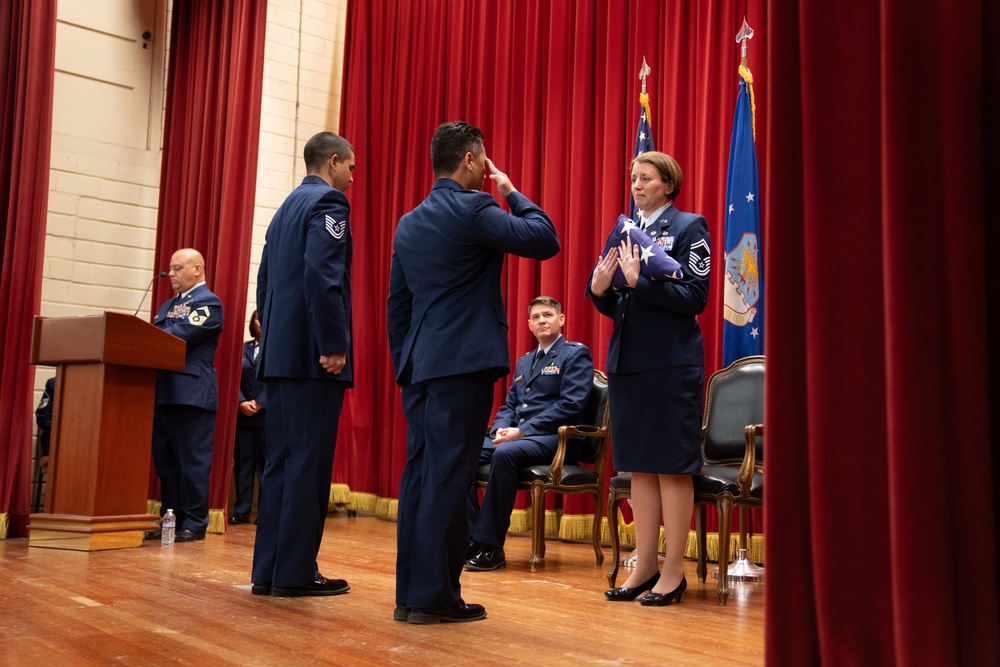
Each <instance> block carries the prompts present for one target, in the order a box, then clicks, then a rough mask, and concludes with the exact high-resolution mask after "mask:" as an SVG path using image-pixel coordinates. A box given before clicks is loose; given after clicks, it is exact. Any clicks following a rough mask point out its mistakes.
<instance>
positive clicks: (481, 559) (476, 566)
mask: <svg viewBox="0 0 1000 667" xmlns="http://www.w3.org/2000/svg"><path fill="white" fill-rule="evenodd" d="M502 567H507V559H506V558H505V557H504V553H503V547H494V546H492V545H489V544H487V545H484V546H483V549H482V551H480V552H479V553H478V554H476V555H475V556H473V557H472V558H470V559H469V560H467V561H465V569H466V570H472V571H473V572H486V571H488V570H499V569H500V568H502Z"/></svg>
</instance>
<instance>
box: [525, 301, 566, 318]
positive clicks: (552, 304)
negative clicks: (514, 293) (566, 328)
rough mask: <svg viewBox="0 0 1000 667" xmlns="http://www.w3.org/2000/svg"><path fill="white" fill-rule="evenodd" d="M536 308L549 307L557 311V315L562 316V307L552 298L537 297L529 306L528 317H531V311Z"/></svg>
mask: <svg viewBox="0 0 1000 667" xmlns="http://www.w3.org/2000/svg"><path fill="white" fill-rule="evenodd" d="M535 306H549V307H550V308H552V309H554V310H555V311H556V315H562V305H561V304H560V303H559V302H558V301H556V300H555V299H553V298H552V297H551V296H536V297H535V298H534V299H532V300H531V303H529V304H528V317H531V309H532V308H534V307H535Z"/></svg>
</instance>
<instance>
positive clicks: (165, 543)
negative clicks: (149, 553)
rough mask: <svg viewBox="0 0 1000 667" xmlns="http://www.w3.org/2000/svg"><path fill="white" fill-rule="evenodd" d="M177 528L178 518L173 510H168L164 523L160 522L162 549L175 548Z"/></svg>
mask: <svg viewBox="0 0 1000 667" xmlns="http://www.w3.org/2000/svg"><path fill="white" fill-rule="evenodd" d="M175 528H177V517H176V516H174V511H173V510H167V513H166V514H164V515H163V521H161V522H160V546H161V547H172V546H174V529H175Z"/></svg>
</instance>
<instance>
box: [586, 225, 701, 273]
mask: <svg viewBox="0 0 1000 667" xmlns="http://www.w3.org/2000/svg"><path fill="white" fill-rule="evenodd" d="M626 234H628V235H629V237H630V238H631V239H632V245H638V246H639V248H640V249H641V250H642V254H641V259H640V260H639V274H640V275H643V276H646V277H647V278H649V279H650V280H664V279H666V278H673V279H674V280H679V279H681V278H683V277H684V272H683V271H681V265H680V264H678V263H677V260H675V259H674V258H673V257H671V256H670V255H668V254H667V253H666V252H664V251H663V249H662V248H661V247H660V246H658V245H656V244H655V243H654V242H653V240H652V239H651V238H649V236H648V235H647V234H646V232H644V231H642V230H641V229H639V226H638V225H637V224H635V223H634V222H632V220H631V219H630V218H627V217H625V216H624V215H619V216H618V220H617V221H616V222H615V226H614V228H613V229H612V230H611V233H610V234H608V241H607V243H605V244H604V253H603V254H604V255H607V254H608V252H609V251H610V250H611V249H612V248H617V247H618V246H619V244H620V243H621V242H622V241H624V240H625V235H626ZM611 286H612V287H613V288H615V289H618V290H620V289H623V288H625V287H628V282H627V281H626V280H625V274H624V273H622V270H621V268H619V269H618V270H617V271H615V276H614V278H612V279H611Z"/></svg>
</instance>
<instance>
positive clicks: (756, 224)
mask: <svg viewBox="0 0 1000 667" xmlns="http://www.w3.org/2000/svg"><path fill="white" fill-rule="evenodd" d="M740 77H741V79H740V92H739V95H738V96H737V98H736V114H735V117H734V118H733V138H732V143H731V144H730V148H729V177H728V180H727V181H726V269H725V286H724V298H723V313H722V315H723V318H724V319H725V322H724V323H723V327H722V363H723V364H724V365H726V366H728V365H729V364H730V363H732V362H733V361H735V360H737V359H740V358H742V357H747V356H750V355H753V354H764V276H763V272H762V269H763V262H762V261H761V258H762V255H761V247H760V201H759V200H760V197H759V194H760V187H759V184H758V182H757V151H756V149H755V148H754V129H753V117H752V113H753V112H752V104H753V100H752V97H751V95H752V94H753V75H751V74H750V70H749V69H747V68H746V67H743V66H740Z"/></svg>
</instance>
